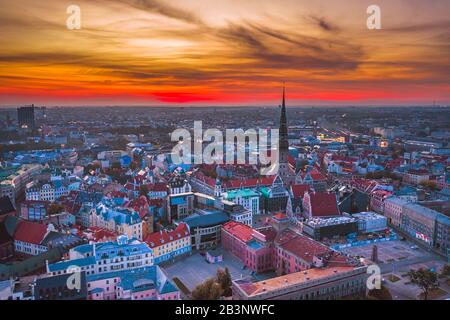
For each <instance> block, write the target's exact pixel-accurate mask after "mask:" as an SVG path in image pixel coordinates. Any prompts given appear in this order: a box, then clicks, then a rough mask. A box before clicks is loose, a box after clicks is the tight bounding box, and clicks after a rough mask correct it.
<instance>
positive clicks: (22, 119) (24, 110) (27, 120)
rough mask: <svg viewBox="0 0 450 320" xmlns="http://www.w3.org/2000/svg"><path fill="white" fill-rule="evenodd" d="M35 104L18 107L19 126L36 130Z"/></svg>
mask: <svg viewBox="0 0 450 320" xmlns="http://www.w3.org/2000/svg"><path fill="white" fill-rule="evenodd" d="M34 109H35V108H34V105H31V106H27V107H20V108H18V109H17V119H18V122H19V127H21V128H28V129H31V130H34V129H35V127H36V122H35V118H34Z"/></svg>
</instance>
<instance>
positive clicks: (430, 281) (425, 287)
mask: <svg viewBox="0 0 450 320" xmlns="http://www.w3.org/2000/svg"><path fill="white" fill-rule="evenodd" d="M408 276H409V278H410V279H411V283H413V284H415V285H417V286H418V287H419V288H420V289H422V293H423V299H424V300H427V298H428V294H429V292H430V291H431V290H433V289H436V288H437V287H438V284H439V283H438V277H437V273H436V272H433V271H430V270H428V269H424V268H420V269H419V270H417V271H415V270H411V271H410V272H408Z"/></svg>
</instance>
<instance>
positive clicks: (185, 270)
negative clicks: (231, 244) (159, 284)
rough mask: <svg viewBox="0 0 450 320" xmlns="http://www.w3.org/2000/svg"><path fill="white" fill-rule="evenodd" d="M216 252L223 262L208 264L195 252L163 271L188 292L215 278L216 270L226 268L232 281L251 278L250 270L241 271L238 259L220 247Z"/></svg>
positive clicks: (241, 264)
mask: <svg viewBox="0 0 450 320" xmlns="http://www.w3.org/2000/svg"><path fill="white" fill-rule="evenodd" d="M216 250H217V251H219V252H221V253H222V255H223V261H221V262H218V263H214V264H210V263H208V262H207V261H206V260H205V257H204V256H202V255H201V254H200V253H198V252H195V253H193V254H192V255H191V256H188V257H186V258H184V259H182V260H180V261H178V262H176V263H175V264H173V265H170V266H168V267H166V268H165V270H166V272H167V274H168V275H169V277H170V278H171V279H173V278H174V277H177V278H178V279H180V280H181V281H182V282H183V284H184V285H185V286H186V287H187V288H188V289H189V290H190V291H192V290H194V288H195V287H196V286H197V285H198V284H200V283H202V282H203V281H205V280H206V279H208V278H213V277H215V276H216V272H217V269H218V268H222V269H225V267H228V269H229V271H230V274H231V278H232V279H233V280H235V279H239V278H241V277H248V276H251V270H249V269H247V268H245V269H243V266H244V264H243V263H242V262H241V261H240V260H239V259H238V258H236V257H235V256H233V255H231V254H229V253H228V252H226V251H224V250H223V249H222V248H221V247H219V248H217V249H216Z"/></svg>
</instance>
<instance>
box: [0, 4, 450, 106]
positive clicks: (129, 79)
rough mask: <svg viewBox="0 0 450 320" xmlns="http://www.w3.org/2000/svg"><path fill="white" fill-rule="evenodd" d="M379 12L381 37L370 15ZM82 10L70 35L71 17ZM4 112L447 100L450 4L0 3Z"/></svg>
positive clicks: (449, 92) (1, 100)
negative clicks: (72, 9)
mask: <svg viewBox="0 0 450 320" xmlns="http://www.w3.org/2000/svg"><path fill="white" fill-rule="evenodd" d="M374 2H376V4H377V5H379V6H380V8H381V13H382V15H381V20H382V29H381V30H369V29H367V27H366V19H367V17H368V15H367V13H366V9H367V7H368V6H369V5H371V4H374ZM72 4H75V5H78V6H79V7H80V8H81V29H80V30H68V29H67V27H66V19H67V17H68V14H67V13H66V8H67V7H68V6H69V5H72ZM0 7H1V11H0V47H1V52H0V84H1V86H0V105H2V106H15V105H22V104H31V103H34V104H36V105H48V106H81V105H174V106H183V105H277V104H279V99H280V87H281V83H282V82H283V81H285V82H286V86H287V90H288V100H289V105H291V106H292V105H420V104H423V105H430V104H432V103H433V102H435V103H437V104H442V105H445V104H449V103H450V85H449V84H450V81H449V80H450V61H449V60H450V59H449V56H450V41H449V40H450V34H449V30H450V17H449V15H448V13H449V12H450V2H449V1H445V0H436V1H433V3H432V6H431V5H428V4H427V2H426V1H419V0H411V1H402V0H390V1H389V0H383V1H381V0H379V1H372V0H370V1H359V0H351V1H345V3H344V2H342V1H325V0H316V1H306V0H305V1H299V0H280V1H262V0H247V1H238V0H214V1H212V0H170V1H169V0H137V1H135V0H83V1H82V0H74V1H58V0H49V1H40V2H38V1H31V0H15V1H7V0H0Z"/></svg>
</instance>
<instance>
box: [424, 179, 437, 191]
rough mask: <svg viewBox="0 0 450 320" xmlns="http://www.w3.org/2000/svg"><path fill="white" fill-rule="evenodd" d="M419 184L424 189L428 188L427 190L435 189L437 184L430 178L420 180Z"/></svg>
mask: <svg viewBox="0 0 450 320" xmlns="http://www.w3.org/2000/svg"><path fill="white" fill-rule="evenodd" d="M420 185H421V186H422V187H423V188H424V189H426V190H429V191H434V190H436V189H437V184H436V182H434V181H430V180H428V181H422V182H421V183H420Z"/></svg>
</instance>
